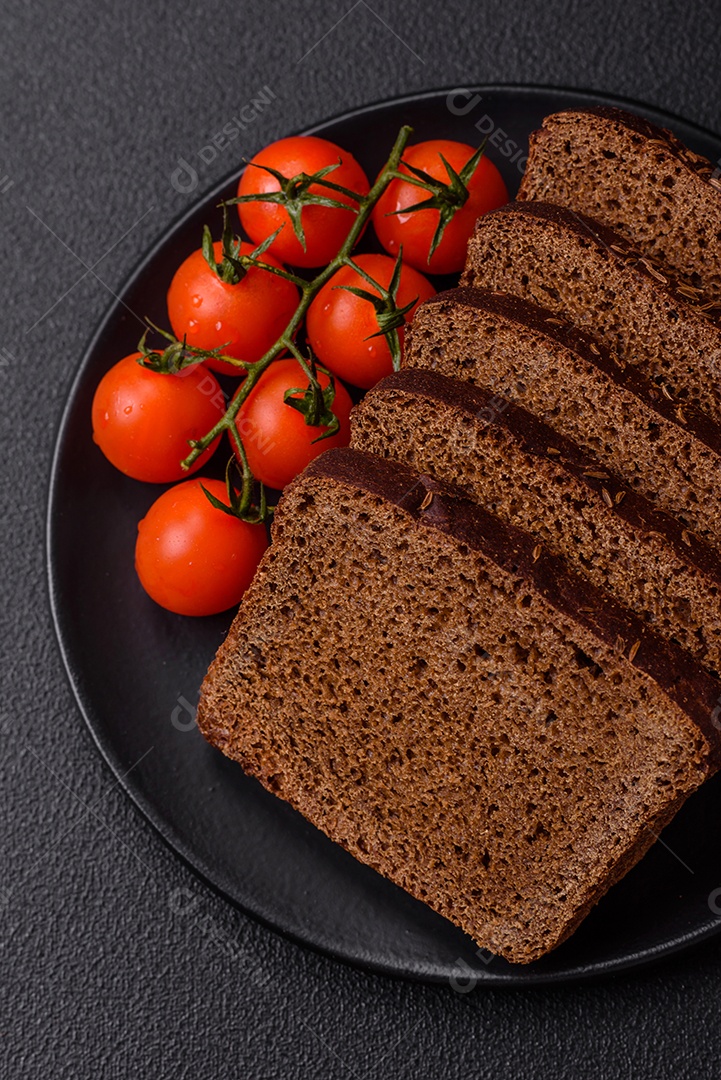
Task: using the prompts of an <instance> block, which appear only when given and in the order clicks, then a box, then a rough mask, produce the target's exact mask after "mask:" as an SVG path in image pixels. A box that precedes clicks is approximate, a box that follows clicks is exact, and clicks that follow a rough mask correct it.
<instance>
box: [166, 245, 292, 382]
mask: <svg viewBox="0 0 721 1080" xmlns="http://www.w3.org/2000/svg"><path fill="white" fill-rule="evenodd" d="M213 251H214V253H215V258H216V260H217V261H220V258H221V255H222V244H221V243H220V242H216V243H215V244H213ZM252 251H253V245H252V244H245V243H243V244H241V245H240V252H241V254H242V255H250V254H251V252H252ZM262 259H263V262H266V263H268V265H269V266H275V267H278V266H280V263H279V262H278V261H277V260H276V259H274V258H273V257H272V256H270V255H263V256H262ZM297 304H298V290H297V289H296V287H295V285H293V283H292V282H290V281H286V280H285V278H282V277H279V276H278V275H277V274H272V273H270V272H269V271H267V270H261V269H260V267H255V266H254V267H251V269H250V270H248V272H247V274H246V275H245V277H244V278H243V279H242V281H239V282H238V283H237V284H236V285H231V284H230V283H229V282H225V281H221V280H220V278H219V277H218V275H217V274H216V273H215V271H214V270H213V269H212V268H211V267H210V266H208V263H207V262H206V260H205V258H204V257H203V252H202V250H200V249H199V250H198V251H194V252H193V254H192V255H189V256H188V258H187V259H186V260H185V262H183V263H181V265H180V266H179V267H178V269H177V270H176V272H175V276H174V277H173V280H172V282H171V283H170V289H169V290H168V315H169V317H170V324H171V326H172V327H173V333H174V334H175V336H176V337H177V338H178V339H179V340H180V341H182V340H183V338H184V337H185V338H186V340H187V342H188V345H194V346H196V347H198V348H200V349H218V348H222V350H223V352H226V353H227V354H228V355H229V356H233V357H235V358H236V359H237V360H248V361H250V362H251V363H254V362H255V361H256V360H259V359H260V358H261V356H263V354H264V353H265V352H267V350H268V349H269V348H270V347H271V345H273V344H274V343H275V341H276V340H277V339H278V337H280V335H281V334H282V332H283V330H285V328H286V326H287V325H288V323H289V321H290V319H291V316H292V315H293V312H294V311H295V309H296V306H297ZM206 363H207V365H208V367H212V368H213V370H214V371H220V372H223V373H224V374H226V375H240V376H242V375H243V374H244V372H243V369H242V368H237V367H233V365H232V364H226V363H224V362H223V361H222V360H207V361H206Z"/></svg>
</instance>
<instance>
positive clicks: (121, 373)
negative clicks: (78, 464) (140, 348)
mask: <svg viewBox="0 0 721 1080" xmlns="http://www.w3.org/2000/svg"><path fill="white" fill-rule="evenodd" d="M139 356H140V353H131V355H130V356H126V357H125V358H124V359H123V360H120V361H119V362H118V363H117V364H115V365H114V367H112V368H111V369H110V371H108V372H106V374H105V375H104V376H103V378H102V379H101V380H100V383H99V385H98V388H97V390H96V391H95V397H94V399H93V408H92V423H93V439H94V440H95V442H96V443H97V444H98V446H99V447H100V449H101V450H102V452H103V453H104V454H105V456H106V458H107V459H108V461H111V462H112V463H113V465H115V467H116V468H117V469H120V471H121V472H123V473H125V474H126V475H127V476H132V477H133V478H134V479H135V480H146V481H148V482H149V483H151V484H166V483H169V482H170V481H171V480H180V479H182V477H184V476H188V475H189V473H188V471H187V470H185V469H182V468H181V467H180V462H181V461H182V460H183V458H185V457H187V455H188V454H189V453H190V446H189V445H188V443H189V440H191V439H199V438H201V436H203V435H206V434H207V432H208V431H210V429H211V428H212V427H213V426H214V425H215V424H216V423H217V422H218V420H219V419H220V418H221V416H222V415H223V413H224V412H225V398H224V397H223V391H222V390H221V389H220V386H219V385H218V380H217V379H216V378H215V376H214V375H211V373H210V372H209V371H207V370H206V369H205V367H203V366H202V365H197V366H193V367H189V368H186V369H185V370H184V371H183V372H181V373H180V374H179V375H159V374H158V373H157V372H155V371H150V370H149V369H148V368H145V367H142V366H141V365H140V364H138V363H137V360H138V357H139ZM218 441H219V440H216V441H215V442H214V443H212V444H211V446H209V447H208V449H207V450H206V451H205V453H204V454H201V456H200V457H199V458H198V460H197V461H196V462H195V464H194V465H193V466H192V468H191V469H190V472H195V471H196V470H197V469H199V468H201V466H203V465H204V464H205V463H206V461H207V460H208V458H210V456H211V455H212V454H213V452H214V451H215V449H216V447H217V445H218Z"/></svg>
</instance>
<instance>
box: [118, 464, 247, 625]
mask: <svg viewBox="0 0 721 1080" xmlns="http://www.w3.org/2000/svg"><path fill="white" fill-rule="evenodd" d="M201 483H202V484H203V486H204V487H206V488H207V489H208V491H210V493H211V494H212V495H215V496H216V498H218V499H221V500H222V501H223V502H225V503H227V501H228V499H227V494H226V490H225V484H223V483H221V481H220V480H202V481H201V480H187V481H186V482H185V483H184V484H177V485H176V486H175V487H172V488H170V490H169V491H166V492H164V493H163V494H162V495H161V496H160V498H159V499H156V501H155V502H154V503H153V505H152V506H151V507H150V509H149V510H148V512H147V514H146V515H145V517H144V518H143V520H142V521H141V522H140V524H139V525H138V539H137V542H136V545H135V569H136V570H137V572H138V577H139V578H140V582H141V584H142V586H143V588H144V589H145V591H146V592H147V593H148V595H149V596H150V597H152V599H153V600H155V602H156V603H157V604H160V606H161V607H164V608H167V609H168V611H174V612H176V613H177V614H178V615H215V614H217V613H218V612H220V611H226V610H227V609H228V608H230V607H234V606H235V605H236V604H237V603H239V602H240V599H241V597H242V595H243V593H244V592H245V590H246V589H247V587H248V585H249V584H250V582H251V580H252V578H253V574H254V573H255V569H256V567H257V565H258V563H259V562H260V558H261V556H262V554H263V552H264V551H265V549H266V547H267V545H268V540H267V535H266V531H265V526H264V525H249V524H248V523H247V522H245V521H239V520H238V518H235V517H230V516H229V515H228V514H224V513H223V512H222V510H218V509H217V508H216V507H214V506H212V505H211V503H210V502H209V501H208V499H207V498H206V496H205V494H204V493H203V490H202V488H201Z"/></svg>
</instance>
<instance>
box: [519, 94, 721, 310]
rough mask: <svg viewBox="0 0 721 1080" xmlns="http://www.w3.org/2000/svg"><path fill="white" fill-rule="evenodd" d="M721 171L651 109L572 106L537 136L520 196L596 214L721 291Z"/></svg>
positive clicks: (667, 263)
mask: <svg viewBox="0 0 721 1080" xmlns="http://www.w3.org/2000/svg"><path fill="white" fill-rule="evenodd" d="M720 175H721V170H719V169H715V168H714V166H713V165H712V164H711V162H710V161H708V160H707V159H706V158H704V157H699V155H698V154H694V153H693V152H692V151H691V150H689V149H688V148H687V147H685V146H684V145H683V143H681V142H679V140H678V139H677V138H676V137H675V136H674V135H673V134H672V133H671V132H670V131H667V130H666V129H665V128H659V127H656V125H655V124H652V123H650V121H648V120H645V119H643V117H640V116H636V115H634V114H633V113H628V112H625V111H624V110H622V109H613V108H604V107H595V108H587V109H567V110H565V111H564V112H558V113H553V114H552V115H551V116H547V117H546V118H545V120H544V121H543V126H542V127H541V128H540V129H539V130H538V131H534V132H533V134H532V135H531V138H530V149H529V154H528V162H527V164H526V171H525V174H524V177H523V180H522V182H521V187H520V190H519V192H518V198H519V199H532V200H539V199H540V200H542V201H543V202H550V203H557V204H558V205H559V206H566V207H568V208H569V209H570V210H579V211H581V213H583V214H588V215H589V216H590V217H592V218H596V220H597V221H600V222H601V223H602V224H604V225H608V226H610V227H611V228H612V229H615V230H616V231H617V232H619V233H620V234H621V235H622V236H624V237H625V238H626V239H627V240H628V241H629V243H631V244H632V245H634V246H635V247H638V248H639V250H640V251H641V252H643V254H644V255H648V256H650V257H651V258H652V259H653V260H654V261H655V262H656V264H657V265H659V266H660V267H661V269H662V270H666V271H667V272H668V273H670V274H672V275H674V276H675V277H677V278H678V279H679V280H682V281H684V282H685V283H686V284H687V285H691V286H694V287H701V288H703V289H704V291H705V292H706V294H707V295H709V299H711V298H713V299H717V300H721V179H719V176H720Z"/></svg>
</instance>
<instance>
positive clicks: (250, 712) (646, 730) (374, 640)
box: [198, 450, 718, 963]
mask: <svg viewBox="0 0 721 1080" xmlns="http://www.w3.org/2000/svg"><path fill="white" fill-rule="evenodd" d="M273 528H274V537H273V541H274V542H273V544H272V546H271V547H270V548H269V550H268V552H267V553H266V555H265V556H264V558H263V560H262V562H261V565H260V569H259V571H258V574H257V576H256V578H255V580H254V582H253V583H252V585H251V586H250V589H249V590H248V592H247V594H246V596H245V598H244V600H243V602H242V604H241V607H240V610H239V612H238V615H237V616H236V618H235V620H234V622H233V625H232V627H231V630H230V632H229V635H228V637H227V639H226V641H225V643H224V644H223V645H222V646H221V648H220V650H219V653H218V655H217V657H216V659H215V660H214V662H213V664H212V665H211V668H210V670H209V673H208V675H207V677H206V679H205V682H204V684H203V687H202V692H201V699H200V704H199V709H198V723H199V725H200V729H201V731H202V732H203V734H204V735H205V737H206V738H207V739H208V740H209V741H210V742H211V743H213V744H214V745H215V746H216V747H218V748H219V749H220V750H222V751H223V752H224V753H225V754H227V755H228V756H229V757H231V758H234V759H235V760H236V761H239V762H240V763H241V765H242V766H243V768H244V769H245V771H246V772H247V773H249V774H251V775H253V776H256V777H257V778H258V779H259V780H260V781H261V782H262V783H263V784H264V785H265V786H266V787H267V788H268V789H269V790H271V791H273V792H275V793H277V794H278V795H279V796H281V797H282V798H284V799H286V800H287V801H288V802H289V803H291V804H292V805H293V806H294V807H296V808H297V809H298V810H299V811H300V812H301V813H303V814H304V815H305V816H306V817H307V818H308V819H309V820H310V821H311V822H313V823H314V824H315V825H316V826H318V828H320V829H322V830H323V831H324V832H326V833H327V834H328V836H330V837H331V838H332V839H333V840H335V841H337V842H338V843H340V844H342V845H343V846H344V847H346V848H347V849H348V850H349V851H350V852H352V853H353V854H354V855H355V856H356V857H357V858H359V859H360V860H361V861H363V862H366V863H368V864H369V865H370V866H372V867H375V869H376V870H378V871H380V872H381V873H382V874H384V875H386V876H387V877H389V878H390V879H391V880H393V881H395V882H396V883H397V884H398V885H400V886H402V887H403V888H404V889H406V890H408V891H409V892H410V893H412V894H413V895H414V896H415V897H417V898H419V899H421V900H423V901H425V902H426V903H427V904H429V905H430V906H431V907H432V908H434V909H435V910H436V911H438V912H440V913H441V914H442V915H445V916H447V917H448V918H449V919H451V920H452V921H453V922H455V923H456V924H457V925H458V926H460V927H462V928H463V929H464V930H466V931H467V932H468V933H469V934H470V935H471V937H473V938H474V939H475V941H477V942H478V943H479V944H480V945H482V946H484V947H486V948H489V949H491V950H492V951H493V952H496V953H498V954H500V955H502V956H504V957H506V958H507V959H509V960H511V961H516V962H521V963H526V962H529V961H532V960H534V959H536V958H537V957H540V956H542V955H543V954H545V953H546V952H548V951H549V950H550V949H552V948H554V947H555V946H556V945H558V944H559V942H561V941H562V940H564V939H565V938H566V937H567V936H568V935H569V934H570V933H571V932H572V931H573V929H574V928H575V927H576V926H577V924H578V923H579V922H580V921H581V919H582V918H583V917H584V916H585V914H586V913H587V912H588V911H589V910H590V909H591V907H592V906H593V905H594V904H595V903H596V901H597V900H598V899H599V897H600V896H601V895H602V894H603V893H604V892H605V891H606V890H607V889H608V888H609V886H610V885H612V884H613V883H614V882H615V881H616V880H617V879H618V878H619V877H620V876H621V875H622V874H623V873H625V871H626V870H628V869H629V868H630V866H631V865H633V863H634V862H636V861H637V860H638V858H640V857H641V855H642V854H643V853H644V852H645V850H646V849H647V848H648V847H649V846H650V844H651V843H652V841H653V839H654V836H655V835H657V833H658V831H659V829H660V828H662V827H663V825H664V824H665V823H666V822H667V821H668V820H670V818H671V817H672V816H673V814H674V813H675V811H676V810H677V809H678V807H679V806H680V805H681V804H682V803H683V801H684V800H685V799H686V798H687V796H688V795H689V794H690V793H691V792H692V791H694V790H695V789H696V788H697V787H698V786H699V784H700V783H702V781H703V780H704V779H705V778H706V777H707V776H708V775H709V774H710V773H711V772H713V771H714V770H715V769H716V768H717V767H718V733H717V731H716V730H715V728H714V726H713V722H712V720H711V715H712V712H713V709H714V708H715V704H716V698H717V697H718V685H717V682H716V680H714V679H711V678H710V676H707V675H706V673H705V672H704V671H703V669H701V668H699V667H698V666H697V665H695V664H694V663H693V662H692V661H691V660H690V658H689V657H688V656H687V654H686V653H684V651H683V650H681V649H680V648H678V647H674V646H673V645H671V644H669V643H667V642H665V641H664V640H663V639H661V638H658V637H657V636H655V635H654V634H653V633H651V632H650V631H649V630H648V628H647V627H645V626H644V625H643V624H642V623H641V622H640V621H639V620H637V619H636V618H635V617H634V616H632V615H631V614H630V613H628V612H627V611H626V610H625V609H623V608H621V607H619V606H618V605H617V604H616V603H615V602H614V601H613V600H612V599H611V598H610V597H608V595H607V594H601V593H599V592H598V591H597V590H594V588H593V587H592V586H591V585H589V584H588V583H585V582H581V581H580V579H578V578H576V577H574V576H572V575H570V574H569V573H568V571H567V569H566V568H565V565H564V564H563V563H562V562H561V561H560V560H558V559H557V558H556V557H553V556H551V555H549V554H548V553H546V552H545V551H544V550H543V548H542V546H541V545H538V544H537V542H536V540H535V539H534V538H533V537H531V536H529V535H528V534H526V533H524V532H522V531H520V530H517V529H514V528H513V527H511V526H509V525H506V524H504V523H502V522H501V521H500V520H499V519H497V518H493V517H492V516H491V515H489V514H487V513H486V512H485V511H484V510H483V509H482V508H481V507H480V506H478V504H475V503H473V502H470V501H468V500H466V499H463V498H462V497H461V496H460V495H459V494H458V493H453V492H452V491H451V490H450V489H444V488H443V487H442V486H441V485H439V484H438V483H437V482H435V481H432V480H430V479H428V478H424V477H421V476H419V475H418V474H417V473H414V472H413V471H411V470H409V469H407V468H405V467H404V466H403V465H401V464H400V463H398V462H390V461H384V460H382V459H380V458H377V457H375V456H373V455H368V454H361V453H359V452H357V451H353V450H332V451H327V452H326V453H324V454H323V455H321V457H320V458H318V459H317V460H316V461H315V462H314V463H313V464H311V466H309V468H308V469H307V470H306V471H305V472H304V473H303V474H302V475H301V476H300V477H299V478H298V479H296V480H295V481H294V482H293V483H292V484H291V485H290V486H289V487H288V488H287V489H286V491H285V493H284V495H283V498H282V500H281V503H280V506H279V509H278V513H277V517H276V520H275V523H274V527H273Z"/></svg>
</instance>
